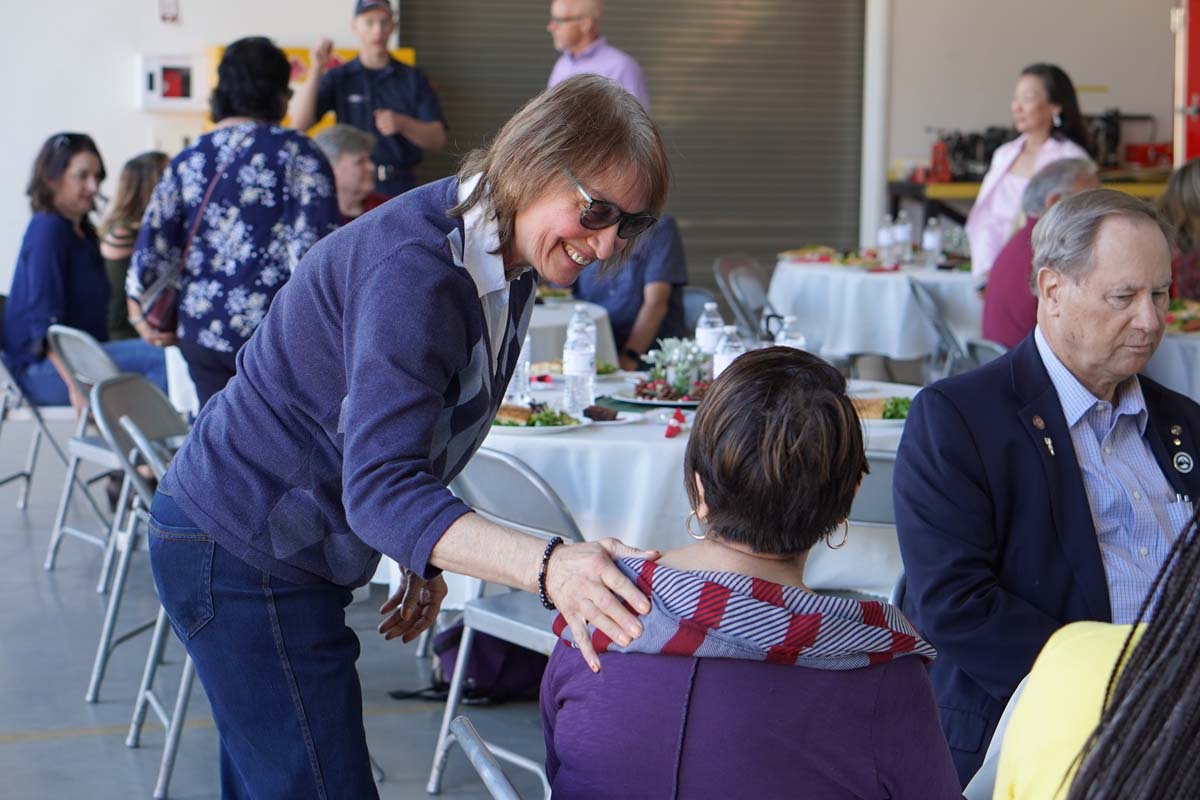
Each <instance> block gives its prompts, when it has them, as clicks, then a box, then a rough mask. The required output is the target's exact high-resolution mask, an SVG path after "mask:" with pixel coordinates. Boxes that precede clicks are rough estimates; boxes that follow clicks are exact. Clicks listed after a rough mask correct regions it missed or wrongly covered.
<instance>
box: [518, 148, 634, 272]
mask: <svg viewBox="0 0 1200 800" xmlns="http://www.w3.org/2000/svg"><path fill="white" fill-rule="evenodd" d="M580 182H581V183H582V184H583V186H584V187H586V188H587V190H588V193H589V194H591V196H592V198H593V199H595V200H607V201H609V202H610V203H616V204H617V205H618V206H620V207H621V208H622V209H624V210H625V211H630V212H633V211H641V210H643V209H644V208H645V207H646V202H647V198H646V194H645V190H644V189H642V188H641V186H640V185H639V182H638V181H637V180H636V179H635V178H634V175H633V173H632V171H628V172H625V173H620V172H613V173H611V174H610V175H601V176H599V177H596V178H592V179H590V180H585V179H580ZM586 205H587V201H585V200H584V199H583V196H582V195H580V193H579V191H578V190H577V189H576V188H575V186H574V184H572V183H571V182H570V181H569V180H568V179H567V178H566V176H564V177H563V179H562V181H561V182H558V183H556V184H555V186H554V188H553V189H551V190H550V191H548V192H546V193H545V194H543V195H542V196H541V197H539V198H538V199H536V200H534V201H533V202H532V203H530V204H529V205H528V206H526V207H525V208H523V209H521V210H520V211H518V212H517V215H516V219H515V221H514V224H513V228H514V233H513V246H512V253H511V257H509V258H506V259H505V264H506V265H510V266H516V265H524V264H528V265H530V266H532V267H533V268H534V269H535V270H536V271H537V273H538V275H540V276H541V277H542V278H544V279H546V280H548V281H552V282H554V283H557V284H559V285H560V286H570V285H571V284H573V283H574V282H575V279H576V278H578V277H579V273H580V272H582V271H583V268H584V267H586V266H587V265H588V264H591V263H592V262H593V261H596V260H597V259H599V260H604V259H607V258H611V257H612V256H614V255H615V254H617V253H619V252H621V251H622V250H623V249H625V246H626V245H628V244H629V242H627V241H626V240H625V239H621V238H620V237H618V236H617V226H616V225H610V226H609V227H607V228H605V229H603V230H599V231H593V230H588V229H587V228H585V227H583V225H581V224H580V222H579V213H580V212H581V211H582V210H583V209H584V207H585V206H586Z"/></svg>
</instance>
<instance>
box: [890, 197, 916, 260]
mask: <svg viewBox="0 0 1200 800" xmlns="http://www.w3.org/2000/svg"><path fill="white" fill-rule="evenodd" d="M912 240H913V226H912V221H911V220H909V218H908V212H907V211H905V210H904V209H900V213H898V214H897V215H896V224H895V225H893V226H892V241H893V245H894V246H895V248H896V261H897V262H899V263H901V264H907V263H909V262H910V261H912Z"/></svg>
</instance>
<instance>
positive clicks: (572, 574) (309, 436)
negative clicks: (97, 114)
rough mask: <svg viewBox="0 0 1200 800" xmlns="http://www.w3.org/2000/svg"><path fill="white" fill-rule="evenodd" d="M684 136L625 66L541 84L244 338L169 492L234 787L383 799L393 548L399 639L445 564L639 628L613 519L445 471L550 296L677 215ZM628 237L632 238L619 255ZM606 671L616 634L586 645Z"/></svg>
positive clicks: (458, 457)
mask: <svg viewBox="0 0 1200 800" xmlns="http://www.w3.org/2000/svg"><path fill="white" fill-rule="evenodd" d="M667 183H668V166H667V159H666V154H665V152H664V150H663V145H662V140H661V139H660V138H659V135H658V131H657V129H656V128H655V127H654V123H653V122H652V121H651V120H650V118H649V117H648V116H647V115H646V112H645V111H644V110H643V109H642V106H641V104H640V103H638V101H637V100H635V99H634V98H633V96H632V95H630V94H628V93H626V92H625V91H624V90H623V89H621V88H620V86H618V85H617V84H616V83H613V82H612V81H609V80H607V79H605V78H601V77H598V76H594V75H586V76H578V77H576V78H572V79H571V80H568V81H566V82H564V83H562V84H559V85H558V86H556V87H554V88H553V89H550V90H548V91H546V92H544V93H543V94H541V95H539V96H538V97H536V98H534V99H533V100H531V101H530V102H529V103H528V104H527V105H526V106H525V107H524V108H522V109H521V110H520V111H518V112H517V114H516V115H515V116H514V117H513V118H512V119H511V120H509V122H507V123H506V124H505V125H504V127H503V128H502V129H501V130H500V132H499V133H498V134H497V136H496V138H495V140H494V141H493V142H492V143H491V144H490V145H489V146H488V147H487V148H484V149H483V150H479V151H476V152H475V153H473V154H471V155H469V156H468V157H467V159H466V161H465V162H464V164H463V166H462V168H461V169H460V171H459V175H458V176H457V177H454V178H446V179H445V180H441V181H438V182H436V183H431V184H428V185H426V186H423V187H420V188H418V189H414V190H413V191H411V192H408V193H406V194H404V195H401V196H400V197H398V198H395V199H393V200H391V201H389V202H387V203H385V204H383V205H382V206H380V207H379V208H377V209H375V210H374V211H372V212H371V213H370V214H367V215H365V216H363V217H361V218H360V219H358V220H355V221H354V222H353V223H351V224H350V225H347V226H346V227H344V228H342V229H341V230H339V231H337V232H336V233H334V234H332V235H330V236H328V237H326V238H325V239H323V240H322V241H320V242H318V243H317V244H316V246H314V247H313V248H312V249H311V250H310V251H309V252H308V254H307V255H306V256H305V257H304V261H303V263H302V264H301V265H300V268H299V269H297V270H296V274H295V275H294V276H293V277H292V279H291V280H290V281H288V284H287V286H285V287H284V288H283V290H282V291H281V292H280V293H279V295H278V296H277V297H276V298H275V301H274V303H273V305H272V307H271V313H270V314H268V315H267V318H266V320H265V321H264V322H263V324H262V326H261V327H260V328H259V329H258V332H257V333H256V334H255V335H254V337H253V338H251V339H250V341H249V342H247V343H246V346H245V347H243V348H242V349H241V351H240V352H239V353H238V356H237V361H238V363H237V367H238V368H237V375H236V376H234V378H233V380H231V381H230V382H229V385H228V386H227V387H226V388H225V390H224V391H223V392H221V393H220V394H218V395H217V396H216V397H215V398H213V400H212V402H210V403H209V404H208V405H207V406H206V407H205V408H204V410H203V411H202V412H201V413H200V416H199V418H198V419H197V421H196V426H195V428H194V429H193V431H192V434H191V436H190V437H189V438H188V441H187V442H186V443H185V444H184V446H183V449H182V450H181V451H180V452H179V454H178V455H177V456H176V458H175V461H174V463H173V464H172V465H171V470H170V472H168V473H167V475H166V477H165V478H164V480H163V482H162V484H161V485H160V487H159V492H158V495H157V497H156V498H155V500H154V504H153V506H152V508H151V515H152V517H153V519H152V521H151V525H150V532H151V534H150V559H151V565H152V567H153V570H154V575H155V580H156V581H157V584H158V590H159V596H160V597H161V599H162V601H163V606H164V607H165V608H166V610H167V612H168V614H169V615H170V618H171V622H172V625H173V626H174V627H175V630H176V631H177V632H178V633H179V635H180V637H181V638H182V639H183V641H184V643H185V646H186V647H187V649H188V652H189V653H190V654H191V656H192V658H193V660H194V661H195V664H196V672H197V674H198V675H199V677H200V681H201V683H203V685H204V688H205V691H206V692H207V694H208V698H209V701H210V703H211V705H212V709H213V716H214V718H215V720H216V724H217V728H218V730H219V732H220V735H221V752H222V776H223V777H222V781H223V792H224V793H225V794H226V796H231V797H243V796H246V797H251V796H252V797H355V798H371V797H376V796H377V795H376V791H375V786H374V782H373V781H372V779H371V768H370V762H369V760H368V756H367V747H366V738H365V734H364V732H363V724H362V695H361V691H360V687H359V683H358V675H357V672H356V670H355V667H354V661H355V659H356V658H357V656H358V651H359V645H358V639H357V637H356V636H355V634H354V632H353V631H352V630H350V629H349V628H348V627H347V626H346V618H345V607H346V605H347V604H348V603H349V602H350V598H351V592H350V590H351V589H352V588H353V587H355V586H361V585H363V584H365V583H366V582H367V580H368V579H369V578H370V576H371V575H372V574H373V573H374V571H375V567H376V565H377V564H378V563H379V556H380V553H381V552H383V553H386V554H387V555H388V556H390V557H391V558H394V559H395V560H396V561H398V562H399V563H400V564H401V565H402V566H403V567H405V568H406V570H407V571H408V574H407V576H406V584H407V585H406V588H405V590H402V591H401V592H398V593H397V594H396V595H395V596H393V597H392V598H391V599H390V600H389V601H388V602H387V603H385V604H384V606H383V609H382V610H381V611H382V613H385V614H389V616H388V617H387V618H386V619H385V620H384V621H383V623H382V624H381V625H380V632H381V633H383V634H384V635H385V636H387V637H388V638H394V637H397V636H401V637H403V638H404V639H405V640H409V639H411V638H413V637H414V636H416V635H417V634H419V633H420V632H421V631H422V630H424V629H425V628H427V627H428V626H429V625H430V624H432V622H433V620H434V618H435V616H436V614H437V610H438V607H439V606H440V604H441V600H442V597H443V596H444V595H445V592H446V587H445V583H444V582H443V581H442V579H441V577H440V571H441V570H443V569H445V570H451V571H453V572H458V573H463V574H467V575H473V576H476V577H479V578H482V579H484V580H487V581H493V582H496V583H503V584H506V585H509V586H513V587H517V588H520V589H525V590H527V591H531V592H536V591H538V590H539V589H540V590H541V591H542V596H543V598H544V602H546V603H548V604H549V603H553V604H557V606H558V608H559V609H560V610H561V611H562V613H563V615H564V617H565V618H566V619H567V620H568V621H569V622H570V624H571V625H572V626H573V628H574V629H575V630H577V631H578V633H579V634H580V637H579V638H580V639H583V638H584V634H585V632H586V630H587V628H586V625H587V623H588V622H591V623H592V624H594V625H595V626H596V627H597V628H599V629H600V630H602V631H604V632H605V634H607V635H608V636H610V637H612V639H613V640H614V641H618V642H621V643H626V642H629V641H630V640H631V639H632V638H633V637H636V636H637V635H639V634H640V632H641V628H640V626H639V623H638V622H637V619H636V617H635V616H634V615H633V614H631V613H630V612H629V610H628V609H627V608H626V606H625V605H623V602H624V603H628V604H629V607H632V608H636V609H638V610H640V611H648V610H649V605H648V604H647V600H646V598H645V596H644V595H643V594H642V593H641V592H639V591H638V590H637V588H636V587H635V586H634V585H633V582H632V581H630V580H629V579H628V578H627V577H625V575H624V574H622V573H621V571H620V570H618V569H617V567H616V566H615V565H614V564H613V563H612V555H613V554H617V555H626V554H634V553H637V554H640V555H641V556H642V557H648V558H654V557H656V554H654V553H649V554H646V553H642V551H634V550H632V549H630V548H628V547H625V546H624V545H622V544H620V543H619V542H617V541H616V540H615V539H606V540H603V541H601V542H585V543H581V544H571V545H561V546H558V547H557V548H547V544H546V542H545V541H544V540H542V539H539V538H536V537H533V536H529V535H527V534H524V533H519V532H517V531H514V530H510V529H508V528H505V527H502V526H499V525H496V524H493V523H490V522H487V521H485V520H483V519H482V518H481V517H479V516H478V515H476V514H474V513H472V512H471V509H470V508H468V507H467V506H466V505H464V504H463V503H462V502H461V501H460V500H458V499H457V498H455V497H454V495H452V494H451V493H450V491H449V490H448V489H447V488H446V486H447V484H448V483H449V482H450V481H451V480H452V479H453V478H454V476H455V475H457V474H458V473H459V471H460V470H462V468H463V466H464V465H465V464H466V462H467V461H468V460H469V459H470V458H471V455H472V454H473V453H474V452H475V450H476V449H477V448H478V447H479V445H480V443H481V442H482V441H483V439H484V437H486V436H487V434H488V432H489V430H490V428H491V424H492V420H493V419H494V417H495V414H496V411H497V409H498V408H499V406H500V401H501V399H502V398H503V397H504V391H505V388H506V387H507V385H508V382H509V379H510V378H511V376H512V372H513V368H514V365H515V363H516V361H517V356H518V353H519V351H520V347H521V342H522V341H523V340H524V337H525V331H526V329H527V327H528V324H529V316H530V313H531V311H532V300H533V290H534V274H535V273H536V274H537V275H538V276H540V277H542V278H544V279H546V280H550V281H553V282H554V283H556V284H560V285H570V284H572V283H573V282H574V281H575V279H576V278H577V277H578V276H579V273H580V272H581V271H582V270H583V268H584V267H585V266H587V265H588V264H590V263H591V262H593V261H595V260H597V259H601V260H608V259H614V257H616V256H618V254H620V253H621V251H622V250H623V249H624V248H625V246H626V244H627V243H628V241H629V240H631V239H633V238H634V237H635V236H637V235H638V234H639V233H641V232H643V231H644V230H646V229H647V228H648V227H649V225H651V224H653V222H654V216H655V215H656V214H657V213H658V211H659V210H660V209H661V208H662V206H663V204H664V201H665V197H666V191H667ZM614 260H615V259H614ZM581 652H582V653H583V655H584V656H585V657H586V658H587V659H588V662H589V664H591V665H592V666H593V667H594V668H598V663H597V661H596V654H595V652H594V651H593V650H591V649H590V648H588V647H586V646H584V647H583V648H582V650H581Z"/></svg>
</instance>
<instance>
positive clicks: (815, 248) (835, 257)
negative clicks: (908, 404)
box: [776, 244, 842, 264]
mask: <svg viewBox="0 0 1200 800" xmlns="http://www.w3.org/2000/svg"><path fill="white" fill-rule="evenodd" d="M776 255H777V256H778V257H779V260H780V261H793V262H796V263H800V264H840V263H841V261H842V254H841V253H840V252H838V251H837V250H835V249H834V248H832V247H828V246H826V245H823V244H810V245H805V246H804V247H797V248H795V249H792V250H784V251H783V252H782V253H777V254H776Z"/></svg>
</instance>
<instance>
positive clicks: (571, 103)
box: [448, 75, 671, 253]
mask: <svg viewBox="0 0 1200 800" xmlns="http://www.w3.org/2000/svg"><path fill="white" fill-rule="evenodd" d="M670 172H671V168H670V164H669V163H668V162H667V153H666V149H665V148H664V147H663V142H662V137H661V136H659V133H658V128H657V127H656V126H655V125H654V121H653V120H651V119H650V115H649V114H647V113H646V111H645V109H643V108H642V105H641V103H639V102H638V101H637V100H636V99H635V98H634V97H633V95H631V94H629V93H628V92H626V91H625V90H624V89H622V88H621V87H620V85H618V84H617V83H616V82H615V81H611V80H609V79H608V78H602V77H600V76H598V75H577V76H575V77H573V78H570V79H568V80H566V81H563V82H562V83H560V84H558V85H557V86H555V87H554V88H552V89H547V90H546V91H544V92H542V93H541V94H539V95H538V96H537V97H534V98H533V99H532V100H530V101H529V102H527V103H526V104H525V105H524V106H522V107H521V108H520V110H519V111H517V113H516V114H514V115H513V116H512V118H511V119H510V120H509V121H508V122H506V123H505V124H504V127H502V128H501V129H500V132H499V133H498V134H496V138H495V139H493V140H492V141H491V143H489V144H487V145H485V146H484V147H481V148H479V149H477V150H473V151H472V152H470V153H468V154H467V156H466V158H464V159H463V162H462V165H461V166H460V167H459V170H458V179H459V181H460V182H464V181H466V180H467V179H469V178H471V177H472V176H474V175H481V176H482V179H481V180H480V181H479V183H478V184H477V185H476V186H475V189H474V191H472V192H471V194H470V196H469V197H467V198H466V199H465V200H464V201H463V202H461V203H459V204H458V205H457V206H455V207H454V208H452V209H450V211H449V212H448V213H449V214H450V215H451V216H456V217H460V216H462V215H463V214H465V213H466V212H467V211H468V210H470V209H471V208H473V207H474V206H475V205H477V204H478V203H480V202H484V200H485V198H486V202H487V203H488V205H489V206H490V207H491V211H492V213H493V214H494V215H495V218H496V221H497V222H498V224H499V229H500V231H499V233H500V246H499V248H498V250H497V251H496V252H498V253H504V252H507V250H508V248H509V246H510V245H511V243H512V241H513V227H514V224H515V222H516V217H517V212H518V211H520V210H522V209H524V208H526V207H528V206H529V205H530V204H531V203H533V202H534V201H535V200H536V199H537V198H538V197H540V196H542V195H543V194H545V193H546V192H548V191H551V190H553V189H555V188H557V187H559V186H565V185H567V180H568V179H567V173H570V174H571V175H573V176H575V177H576V178H577V179H578V180H579V181H581V182H583V183H585V184H586V183H587V182H588V181H591V180H595V179H596V178H600V177H605V176H608V175H615V174H620V173H626V174H633V175H635V176H637V180H638V181H639V183H640V187H639V188H641V189H643V190H644V191H645V194H646V197H647V208H646V209H640V208H639V209H625V210H626V211H630V212H633V211H643V210H645V211H649V212H650V213H651V214H654V215H655V216H657V215H658V214H659V212H661V211H662V208H663V206H664V205H665V204H666V200H667V189H668V187H669V184H670V178H671V176H670ZM628 250H629V248H626V251H628Z"/></svg>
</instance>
